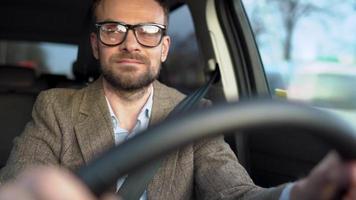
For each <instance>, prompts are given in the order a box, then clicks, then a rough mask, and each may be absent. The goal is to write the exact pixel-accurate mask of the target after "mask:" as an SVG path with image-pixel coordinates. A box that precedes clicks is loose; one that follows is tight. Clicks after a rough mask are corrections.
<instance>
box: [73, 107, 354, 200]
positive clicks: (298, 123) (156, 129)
mask: <svg viewBox="0 0 356 200" xmlns="http://www.w3.org/2000/svg"><path fill="white" fill-rule="evenodd" d="M286 125H288V126H289V127H294V128H298V129H304V130H306V131H307V132H308V133H310V134H312V135H314V136H316V137H318V138H320V139H321V140H322V141H324V142H326V143H328V144H329V145H331V147H333V148H334V149H335V150H336V151H338V152H339V154H340V155H341V156H342V157H343V158H345V159H350V158H356V148H354V147H355V146H356V131H355V130H354V129H353V128H352V127H351V126H350V125H349V124H348V123H346V122H345V121H343V120H342V119H340V118H338V117H335V116H334V115H332V114H330V113H327V112H323V111H321V110H318V109H315V108H312V107H308V106H305V105H301V104H298V103H291V102H286V101H283V102H282V101H271V100H257V101H256V100H255V101H249V102H239V103H232V104H224V105H219V106H214V107H210V108H207V109H204V110H200V111H198V112H194V113H190V114H188V115H186V114H184V115H180V116H177V117H175V118H171V119H168V120H166V121H165V122H164V123H161V124H159V125H156V126H153V127H151V128H149V129H148V130H146V131H145V132H144V133H142V134H139V135H138V136H137V137H135V138H133V139H131V140H129V141H127V142H126V143H124V144H122V145H120V146H116V147H113V148H112V149H110V150H109V151H107V152H106V153H104V154H103V155H102V156H100V157H99V158H98V159H96V160H95V161H93V162H91V163H90V164H89V165H87V166H84V167H82V168H81V169H80V170H79V171H78V172H77V175H78V176H79V178H80V179H81V180H83V182H84V183H85V184H86V185H87V186H88V187H89V189H90V190H91V191H92V192H93V193H94V194H96V195H98V196H99V195H100V194H102V193H103V192H105V191H106V189H107V188H108V187H110V186H112V185H113V184H114V183H115V182H116V180H117V179H118V178H119V177H121V176H122V175H124V174H127V173H129V172H130V171H134V170H135V169H137V168H138V167H139V166H142V164H145V163H148V162H149V161H151V160H155V159H157V158H159V157H160V156H163V155H165V154H166V153H168V152H171V151H173V150H175V149H177V148H179V147H182V146H184V145H186V144H189V143H191V142H193V141H196V140H199V139H201V138H204V137H212V136H216V135H218V134H220V133H224V132H230V131H233V130H247V129H251V128H256V127H259V128H261V127H265V128H268V127H278V126H286ZM97 172H100V173H97Z"/></svg>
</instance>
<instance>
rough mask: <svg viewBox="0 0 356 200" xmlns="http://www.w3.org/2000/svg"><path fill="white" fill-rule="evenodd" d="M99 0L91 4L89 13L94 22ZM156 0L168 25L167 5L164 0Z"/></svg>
mask: <svg viewBox="0 0 356 200" xmlns="http://www.w3.org/2000/svg"><path fill="white" fill-rule="evenodd" d="M100 1H101V0H93V4H92V6H91V13H92V21H93V22H94V23H95V22H96V14H95V10H96V8H97V7H98V5H99V3H100ZM154 1H156V2H157V3H158V4H159V5H160V6H161V7H162V9H163V12H164V23H165V25H166V26H168V18H169V6H168V4H167V2H166V1H165V0H154Z"/></svg>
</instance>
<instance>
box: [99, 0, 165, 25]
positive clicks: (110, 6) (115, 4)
mask: <svg viewBox="0 0 356 200" xmlns="http://www.w3.org/2000/svg"><path fill="white" fill-rule="evenodd" d="M95 12H96V18H97V21H105V20H116V21H121V22H124V23H128V24H136V23H143V22H154V23H160V24H163V23H164V11H163V9H162V7H161V6H160V5H159V4H158V3H157V2H156V1H155V0H101V2H100V3H99V5H98V7H97V8H96V11H95Z"/></svg>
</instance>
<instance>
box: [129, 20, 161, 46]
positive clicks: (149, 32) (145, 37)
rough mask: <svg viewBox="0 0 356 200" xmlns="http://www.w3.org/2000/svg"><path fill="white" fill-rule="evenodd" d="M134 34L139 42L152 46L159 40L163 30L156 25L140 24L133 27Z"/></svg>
mask: <svg viewBox="0 0 356 200" xmlns="http://www.w3.org/2000/svg"><path fill="white" fill-rule="evenodd" d="M135 34H136V37H137V40H138V42H139V43H141V44H142V45H145V46H149V47H154V46H157V45H158V44H159V43H160V42H161V38H162V36H163V30H162V28H160V27H158V26H156V25H140V26H137V27H135Z"/></svg>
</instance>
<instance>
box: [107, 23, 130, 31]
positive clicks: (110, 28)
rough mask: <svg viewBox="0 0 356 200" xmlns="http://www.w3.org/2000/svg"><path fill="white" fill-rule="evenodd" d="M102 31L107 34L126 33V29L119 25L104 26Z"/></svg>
mask: <svg viewBox="0 0 356 200" xmlns="http://www.w3.org/2000/svg"><path fill="white" fill-rule="evenodd" d="M102 30H103V31H106V32H126V27H125V26H122V25H117V24H112V25H111V24H110V25H105V26H103V27H102Z"/></svg>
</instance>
